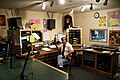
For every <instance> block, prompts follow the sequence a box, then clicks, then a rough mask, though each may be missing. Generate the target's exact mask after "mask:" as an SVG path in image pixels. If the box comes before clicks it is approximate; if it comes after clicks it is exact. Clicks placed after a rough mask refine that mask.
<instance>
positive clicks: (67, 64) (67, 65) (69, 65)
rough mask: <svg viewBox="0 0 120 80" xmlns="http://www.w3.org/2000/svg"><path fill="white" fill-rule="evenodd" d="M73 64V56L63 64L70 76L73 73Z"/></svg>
mask: <svg viewBox="0 0 120 80" xmlns="http://www.w3.org/2000/svg"><path fill="white" fill-rule="evenodd" d="M71 64H72V56H71V59H69V60H68V62H66V63H65V64H64V65H63V66H64V67H63V70H64V71H66V72H68V74H69V76H70V75H71Z"/></svg>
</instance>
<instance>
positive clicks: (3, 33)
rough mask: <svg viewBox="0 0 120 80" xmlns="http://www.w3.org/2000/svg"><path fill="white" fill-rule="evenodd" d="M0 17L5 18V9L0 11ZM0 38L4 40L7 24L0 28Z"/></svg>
mask: <svg viewBox="0 0 120 80" xmlns="http://www.w3.org/2000/svg"><path fill="white" fill-rule="evenodd" d="M0 15H5V17H6V18H7V13H6V11H5V9H0ZM0 36H2V37H3V38H6V36H7V23H6V26H0Z"/></svg>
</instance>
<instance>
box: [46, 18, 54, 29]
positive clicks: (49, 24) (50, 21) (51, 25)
mask: <svg viewBox="0 0 120 80" xmlns="http://www.w3.org/2000/svg"><path fill="white" fill-rule="evenodd" d="M47 29H48V30H52V29H55V19H48V20H47Z"/></svg>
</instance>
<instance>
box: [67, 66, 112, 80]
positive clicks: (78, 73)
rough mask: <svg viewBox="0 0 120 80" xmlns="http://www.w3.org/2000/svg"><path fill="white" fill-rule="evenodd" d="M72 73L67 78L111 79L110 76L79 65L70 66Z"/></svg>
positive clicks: (79, 79) (82, 79) (78, 79)
mask: <svg viewBox="0 0 120 80" xmlns="http://www.w3.org/2000/svg"><path fill="white" fill-rule="evenodd" d="M71 70H72V71H71V72H72V74H71V76H70V79H69V80H112V79H111V78H108V77H105V76H102V75H100V74H96V73H94V72H90V71H86V70H83V69H81V67H79V66H72V69H71Z"/></svg>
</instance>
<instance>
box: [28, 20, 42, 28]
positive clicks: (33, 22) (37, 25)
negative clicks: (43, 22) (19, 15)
mask: <svg viewBox="0 0 120 80" xmlns="http://www.w3.org/2000/svg"><path fill="white" fill-rule="evenodd" d="M30 24H31V29H32V30H40V19H30Z"/></svg>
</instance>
